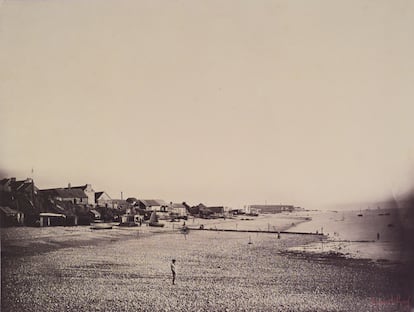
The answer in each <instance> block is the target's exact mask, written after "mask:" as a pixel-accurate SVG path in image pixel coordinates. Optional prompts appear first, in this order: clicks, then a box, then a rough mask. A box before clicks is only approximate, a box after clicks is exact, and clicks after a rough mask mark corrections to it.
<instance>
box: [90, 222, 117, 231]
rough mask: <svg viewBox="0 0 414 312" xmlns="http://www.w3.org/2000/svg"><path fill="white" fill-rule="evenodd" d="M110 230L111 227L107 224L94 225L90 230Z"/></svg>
mask: <svg viewBox="0 0 414 312" xmlns="http://www.w3.org/2000/svg"><path fill="white" fill-rule="evenodd" d="M110 229H112V225H111V224H108V223H96V224H94V225H93V226H91V230H110Z"/></svg>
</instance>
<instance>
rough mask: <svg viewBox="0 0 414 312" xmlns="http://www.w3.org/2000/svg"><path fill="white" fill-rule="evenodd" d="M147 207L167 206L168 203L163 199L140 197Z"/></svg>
mask: <svg viewBox="0 0 414 312" xmlns="http://www.w3.org/2000/svg"><path fill="white" fill-rule="evenodd" d="M139 201H140V202H141V203H142V204H143V205H144V206H145V207H152V206H167V203H166V202H165V201H163V200H162V199H140V200H139Z"/></svg>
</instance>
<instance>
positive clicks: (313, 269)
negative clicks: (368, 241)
mask: <svg viewBox="0 0 414 312" xmlns="http://www.w3.org/2000/svg"><path fill="white" fill-rule="evenodd" d="M146 229H148V231H147V232H145V233H141V234H139V235H138V236H136V238H137V239H134V237H133V236H132V235H131V233H133V230H132V231H131V230H125V231H124V232H125V233H126V234H127V235H121V234H122V233H120V232H121V231H123V230H116V231H117V232H116V233H118V234H119V236H117V239H114V240H112V241H111V238H110V237H111V235H109V233H101V231H97V232H99V233H101V234H99V233H98V234H99V239H98V241H99V240H100V239H102V240H103V241H102V244H99V243H98V242H95V244H88V245H82V241H80V240H77V241H76V240H75V241H71V242H70V244H76V242H77V243H80V245H78V246H69V247H68V248H55V249H53V250H51V251H50V252H43V253H36V254H31V255H28V254H26V255H20V256H19V257H13V256H11V257H10V256H6V257H4V258H2V260H4V261H2V311H3V310H4V311H10V312H15V311H16V312H17V311H33V312H34V311H39V310H42V311H56V310H59V311H63V310H66V311H225V310H228V311H250V310H255V311H301V312H302V311H303V312H305V311H345V310H346V311H355V312H356V311H362V310H369V309H372V308H373V306H372V298H379V300H386V299H387V298H388V296H389V295H394V296H397V295H399V296H400V297H401V298H406V296H407V292H406V291H405V289H404V288H403V287H401V286H400V282H399V281H398V278H399V277H400V276H401V274H399V273H398V272H397V273H394V272H393V270H390V269H389V268H381V267H378V266H375V265H374V264H372V263H369V262H366V261H361V260H355V259H338V258H334V257H330V258H329V257H321V258H320V259H318V257H317V256H315V255H310V254H302V255H300V256H298V255H297V254H296V255H295V254H294V253H290V252H286V251H287V250H288V249H289V248H290V247H293V246H297V245H301V244H307V243H312V242H315V241H319V237H314V236H299V235H295V234H283V235H282V236H281V238H280V239H277V237H276V235H274V234H265V233H255V234H252V233H240V232H220V231H218V232H215V231H206V232H202V231H190V234H189V235H187V236H184V235H183V234H180V233H179V232H177V231H174V232H170V230H168V229H167V231H152V230H151V231H150V229H149V228H146ZM103 231H105V230H103ZM108 231H112V230H108ZM68 232H70V231H68ZM97 232H91V234H93V235H96V234H97ZM70 237H72V238H73V237H75V236H73V235H72V236H71V235H68V236H67V238H68V239H69V238H70ZM91 238H92V237H91ZM142 238H143V239H142ZM108 240H109V242H110V243H109V244H108V243H106V242H107V241H108ZM249 242H251V243H252V244H249ZM63 243H64V242H63ZM61 245H62V244H61ZM55 247H56V246H55ZM2 257H3V255H2ZM172 258H174V259H177V285H174V286H172V285H171V280H170V278H171V277H170V275H171V273H170V271H169V263H170V262H171V259H172ZM355 289H357V292H356V291H355ZM384 311H387V310H384Z"/></svg>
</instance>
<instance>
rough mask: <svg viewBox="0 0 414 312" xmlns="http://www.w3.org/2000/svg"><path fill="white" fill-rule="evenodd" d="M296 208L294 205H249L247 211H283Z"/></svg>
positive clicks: (290, 210)
mask: <svg viewBox="0 0 414 312" xmlns="http://www.w3.org/2000/svg"><path fill="white" fill-rule="evenodd" d="M294 210H295V207H294V206H293V205H283V204H280V205H267V204H265V205H249V206H248V207H247V213H252V212H254V213H281V212H285V211H288V212H292V211H294Z"/></svg>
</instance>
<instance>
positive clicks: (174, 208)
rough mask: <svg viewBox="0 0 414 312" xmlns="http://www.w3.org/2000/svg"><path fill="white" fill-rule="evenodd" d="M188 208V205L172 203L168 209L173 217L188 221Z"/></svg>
mask: <svg viewBox="0 0 414 312" xmlns="http://www.w3.org/2000/svg"><path fill="white" fill-rule="evenodd" d="M188 208H189V207H188V205H187V204H186V203H181V204H179V203H172V202H171V203H170V205H169V206H168V208H167V209H168V212H169V214H170V216H171V217H175V218H184V219H187V216H188V210H187V209H188Z"/></svg>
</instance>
